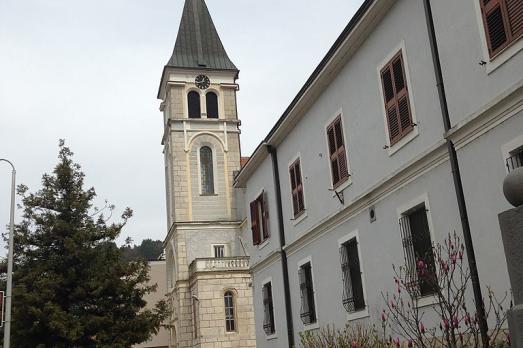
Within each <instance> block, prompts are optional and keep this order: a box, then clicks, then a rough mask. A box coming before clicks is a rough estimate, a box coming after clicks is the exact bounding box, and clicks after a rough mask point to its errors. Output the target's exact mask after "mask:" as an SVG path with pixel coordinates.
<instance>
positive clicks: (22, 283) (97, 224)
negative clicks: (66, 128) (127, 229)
mask: <svg viewBox="0 0 523 348" xmlns="http://www.w3.org/2000/svg"><path fill="white" fill-rule="evenodd" d="M72 155H73V153H72V152H71V151H70V150H69V148H68V147H66V146H65V145H64V142H63V141H62V140H61V141H60V146H59V155H58V158H59V162H58V164H57V165H56V167H55V169H54V171H53V173H52V174H45V175H43V177H42V188H41V189H40V190H39V191H37V192H36V193H29V190H28V188H27V187H25V186H23V185H21V186H19V187H18V194H19V195H21V196H22V202H23V220H22V222H21V223H20V224H19V225H17V226H16V231H15V253H14V256H15V269H14V271H15V272H14V292H13V296H14V297H13V323H12V333H11V336H12V342H13V347H17V348H26V347H27V348H34V347H57V348H58V347H64V348H65V347H67V348H69V347H114V348H119V347H131V346H132V345H133V344H136V343H140V342H144V341H146V340H147V339H148V338H150V336H151V335H152V334H154V333H156V332H157V330H158V329H159V328H160V326H161V323H162V321H163V320H164V318H165V315H166V306H165V302H164V301H161V302H160V303H158V304H157V305H156V308H155V309H153V310H149V309H145V305H146V302H145V301H144V299H143V296H144V295H145V294H147V293H150V292H151V291H154V290H155V286H149V285H147V281H148V279H149V278H148V266H147V262H145V261H131V262H129V261H127V260H125V259H124V257H123V255H122V251H121V250H120V249H119V248H118V247H117V246H116V244H115V239H116V238H117V237H118V235H119V234H120V232H121V230H122V228H123V227H124V225H125V224H126V222H127V220H128V219H129V218H130V217H131V215H132V210H131V209H129V208H127V209H126V210H125V211H124V213H123V214H122V216H121V218H122V220H121V222H118V223H109V221H108V220H109V218H108V217H106V216H105V215H104V212H105V211H108V212H110V213H112V211H113V209H114V207H113V206H107V207H106V208H104V209H96V208H95V207H93V199H94V198H95V196H96V193H95V190H94V189H93V188H90V189H84V174H83V173H82V171H81V169H80V166H79V165H78V164H76V163H74V162H73V160H72ZM109 215H110V214H109ZM109 217H110V216H109Z"/></svg>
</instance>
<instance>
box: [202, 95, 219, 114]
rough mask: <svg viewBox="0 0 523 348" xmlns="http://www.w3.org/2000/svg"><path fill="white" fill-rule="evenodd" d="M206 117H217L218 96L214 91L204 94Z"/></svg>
mask: <svg viewBox="0 0 523 348" xmlns="http://www.w3.org/2000/svg"><path fill="white" fill-rule="evenodd" d="M205 103H206V105H207V118H218V96H217V95H216V93H214V92H209V93H207V94H206V95H205Z"/></svg>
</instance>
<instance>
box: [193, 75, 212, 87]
mask: <svg viewBox="0 0 523 348" xmlns="http://www.w3.org/2000/svg"><path fill="white" fill-rule="evenodd" d="M194 82H195V83H196V87H198V88H199V89H207V88H209V85H210V84H211V81H210V80H209V78H208V77H207V76H205V75H198V76H196V79H194Z"/></svg>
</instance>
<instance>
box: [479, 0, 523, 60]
mask: <svg viewBox="0 0 523 348" xmlns="http://www.w3.org/2000/svg"><path fill="white" fill-rule="evenodd" d="M479 2H480V5H481V12H482V17H483V25H484V27H485V34H486V37H487V46H488V49H489V54H490V57H491V58H493V57H494V56H496V55H497V54H498V53H499V52H501V51H502V50H503V49H504V48H505V47H507V46H509V45H510V44H511V43H513V42H515V41H516V40H518V39H519V38H521V37H522V36H523V2H522V1H521V0H479Z"/></svg>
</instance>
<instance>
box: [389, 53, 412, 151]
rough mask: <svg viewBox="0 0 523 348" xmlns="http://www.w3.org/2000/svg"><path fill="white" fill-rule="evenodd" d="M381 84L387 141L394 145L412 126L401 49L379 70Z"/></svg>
mask: <svg viewBox="0 0 523 348" xmlns="http://www.w3.org/2000/svg"><path fill="white" fill-rule="evenodd" d="M381 84H382V88H383V97H384V99H385V114H386V116H387V126H388V132H389V141H390V145H394V144H395V143H397V142H398V141H399V140H401V139H402V138H403V137H404V136H405V135H407V134H408V133H410V132H411V131H412V129H413V126H414V124H413V123H412V111H411V107H410V101H409V92H408V86H407V79H406V75H405V63H404V61H403V54H402V52H401V51H400V52H399V53H398V54H396V55H395V56H394V58H392V60H391V61H389V62H388V63H387V64H386V65H385V67H384V68H383V69H382V70H381Z"/></svg>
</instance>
